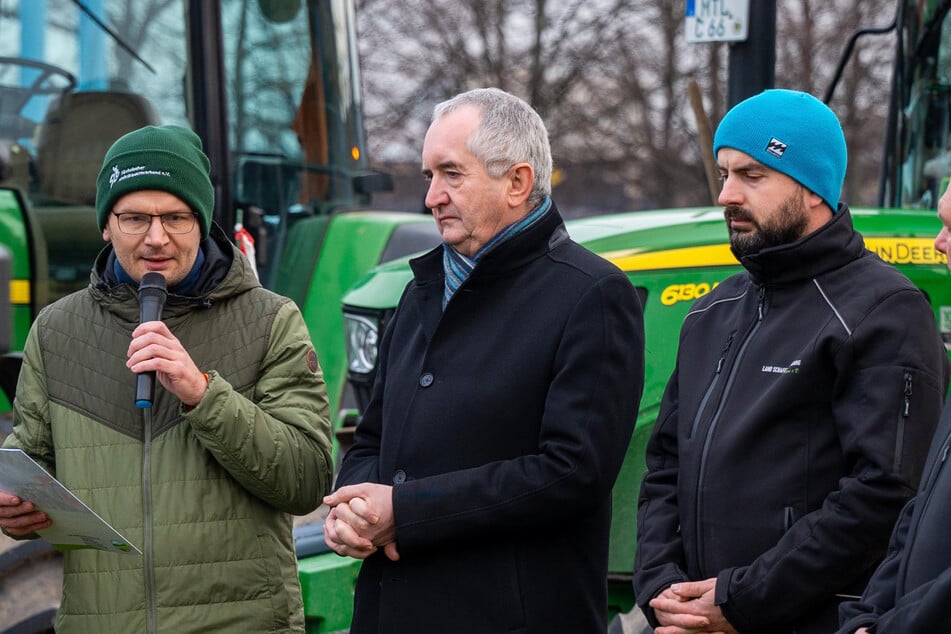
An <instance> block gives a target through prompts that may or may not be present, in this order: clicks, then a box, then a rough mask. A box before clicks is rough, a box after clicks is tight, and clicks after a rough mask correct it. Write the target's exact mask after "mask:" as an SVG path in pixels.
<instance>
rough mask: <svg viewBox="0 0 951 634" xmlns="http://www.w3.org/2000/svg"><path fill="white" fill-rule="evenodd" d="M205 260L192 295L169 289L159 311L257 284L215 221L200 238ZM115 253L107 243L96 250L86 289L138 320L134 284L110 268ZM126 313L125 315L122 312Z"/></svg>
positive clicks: (203, 303)
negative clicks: (118, 276)
mask: <svg viewBox="0 0 951 634" xmlns="http://www.w3.org/2000/svg"><path fill="white" fill-rule="evenodd" d="M200 248H201V249H202V251H203V252H204V254H205V264H204V266H203V267H202V270H201V272H200V274H199V277H198V281H197V282H196V284H195V287H194V291H193V295H188V296H183V295H175V294H172V293H169V295H168V297H167V298H166V300H165V309H164V311H163V314H165V315H171V314H178V313H182V312H187V311H190V310H194V309H195V308H210V307H211V305H212V304H213V303H214V301H216V300H217V299H219V298H224V297H230V296H233V295H237V294H238V293H241V292H244V291H246V290H249V289H251V288H254V287H257V286H260V282H258V280H257V277H256V276H255V275H254V271H253V270H252V268H251V265H250V262H248V260H247V258H246V257H245V256H244V255H243V254H241V252H240V251H238V249H237V247H235V246H234V245H233V244H232V243H231V242H230V240H228V236H227V235H226V234H225V232H224V230H223V229H221V227H219V226H218V225H217V224H215V223H212V226H211V232H210V233H209V236H208V238H206V239H205V240H203V241H202V243H201V247H200ZM114 259H115V253H114V251H113V248H112V245H111V244H108V245H106V246H105V248H103V250H102V251H100V252H99V255H98V256H97V257H96V262H95V264H94V265H93V269H92V272H91V274H90V276H89V281H90V284H89V289H90V291H91V292H92V294H93V297H94V298H96V299H97V301H99V302H101V303H103V304H106V305H108V306H109V307H110V310H112V311H113V312H117V313H123V316H124V317H128V318H129V319H131V320H133V321H137V320H138V315H139V312H138V311H139V305H138V299H137V296H138V288H137V287H136V286H135V285H133V284H129V283H125V282H119V281H118V280H117V279H116V276H115V273H114V272H113V270H112V262H113V260H114ZM125 313H128V315H125Z"/></svg>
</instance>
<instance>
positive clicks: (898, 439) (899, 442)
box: [893, 372, 912, 473]
mask: <svg viewBox="0 0 951 634" xmlns="http://www.w3.org/2000/svg"><path fill="white" fill-rule="evenodd" d="M911 379H912V377H911V372H905V401H904V404H903V405H902V410H901V414H900V415H899V416H898V430H897V431H896V434H895V464H894V465H893V470H894V471H895V472H896V473H897V472H898V471H900V470H901V455H902V451H903V448H904V444H905V425H906V423H907V422H908V413H909V410H910V409H911V393H912V389H911V387H912V386H911Z"/></svg>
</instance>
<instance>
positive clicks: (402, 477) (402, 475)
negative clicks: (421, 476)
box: [393, 469, 406, 484]
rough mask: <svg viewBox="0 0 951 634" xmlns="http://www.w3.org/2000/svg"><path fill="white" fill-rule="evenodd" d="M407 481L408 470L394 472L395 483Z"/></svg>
mask: <svg viewBox="0 0 951 634" xmlns="http://www.w3.org/2000/svg"><path fill="white" fill-rule="evenodd" d="M404 482H406V472H405V471H403V470H402V469H400V470H399V471H397V472H396V473H394V474H393V484H403V483H404Z"/></svg>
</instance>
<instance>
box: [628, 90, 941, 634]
mask: <svg viewBox="0 0 951 634" xmlns="http://www.w3.org/2000/svg"><path fill="white" fill-rule="evenodd" d="M713 151H714V154H715V155H716V158H717V163H718V165H719V169H720V178H721V180H722V183H723V189H722V191H721V193H720V198H719V203H720V204H721V205H723V207H724V217H725V219H726V224H727V228H728V231H729V234H730V243H731V248H732V250H733V253H734V254H735V255H736V257H737V259H738V260H739V261H740V262H741V264H742V265H743V267H744V268H745V269H746V270H745V271H744V272H742V273H739V274H737V275H734V276H732V277H730V278H728V279H727V280H725V281H724V282H723V283H721V284H720V285H719V286H718V287H717V288H716V289H715V290H714V291H713V292H711V293H709V294H708V295H706V296H705V297H703V298H702V299H700V300H698V301H697V303H696V305H695V306H694V307H693V308H692V309H691V311H690V312H689V313H688V315H687V316H686V318H685V320H684V323H683V327H682V330H681V335H680V347H679V350H678V355H677V366H676V368H675V369H674V372H673V375H672V376H671V378H670V382H669V383H668V385H667V389H666V392H665V395H664V399H663V402H662V403H661V407H660V412H659V416H658V419H657V423H656V426H655V428H654V431H653V435H652V437H651V439H650V442H649V444H648V447H647V466H648V472H647V474H646V476H645V477H644V480H643V483H642V487H641V493H640V502H639V514H638V522H637V524H638V526H637V528H638V546H637V556H636V559H635V563H634V590H635V594H636V597H637V601H638V604H639V605H640V607H641V609H642V610H643V611H644V612H645V614H646V616H647V618H648V620H649V621H650V622H651V624H652V625H653V626H654V627H655V628H657V629H656V630H655V631H656V632H657V633H658V634H686V633H694V632H725V633H727V634H729V633H733V632H743V633H744V634H747V633H749V632H771V633H777V632H797V633H798V634H806V633H812V632H831V631H834V630H835V629H836V626H837V624H838V615H837V610H838V604H839V602H840V601H842V600H843V599H845V598H847V597H849V596H855V595H858V594H860V593H861V591H862V589H863V587H864V586H865V583H866V582H867V581H868V579H869V577H870V575H871V574H872V572H873V571H874V569H875V566H876V564H877V562H879V561H880V560H881V559H882V557H883V556H884V554H885V550H886V546H887V544H888V537H889V533H890V530H891V527H892V525H893V524H894V522H895V519H896V518H897V516H898V514H899V511H900V510H901V508H902V506H903V505H904V504H905V502H906V501H907V500H908V499H909V498H910V497H911V496H912V495H913V494H914V492H915V488H916V486H917V484H918V481H919V479H920V476H921V471H922V466H923V463H924V460H925V457H926V453H927V451H928V446H929V442H930V440H931V436H932V434H933V432H934V429H935V424H936V422H937V420H938V416H939V413H940V411H941V405H942V401H943V396H944V393H945V389H946V387H947V375H948V367H947V366H948V359H947V356H946V354H945V350H944V346H943V345H942V342H941V338H940V336H939V334H938V331H937V327H936V324H935V319H934V314H933V312H932V309H931V307H930V306H929V304H928V301H927V300H926V298H925V297H924V296H923V295H922V294H921V292H920V291H919V290H918V289H917V288H916V287H915V286H914V285H913V284H912V283H911V282H909V281H908V280H907V279H906V278H905V277H904V276H902V275H901V273H899V272H898V271H897V270H896V269H895V268H894V267H891V266H889V265H888V264H886V263H884V262H882V260H880V259H879V258H878V257H877V256H876V255H874V254H873V253H871V252H869V251H868V250H867V249H865V246H864V240H863V238H862V236H861V235H860V234H858V233H857V232H856V231H855V230H854V229H853V227H852V219H851V216H850V213H849V210H848V208H847V207H846V205H844V204H841V203H839V196H840V193H841V189H842V183H843V180H844V177H845V171H846V157H847V152H846V145H845V138H844V136H843V134H842V128H841V126H840V124H839V121H838V119H837V118H836V116H835V114H834V113H833V112H832V111H831V110H830V109H829V108H828V107H827V106H825V105H824V104H823V103H822V102H820V101H819V100H817V99H815V98H814V97H812V96H810V95H808V94H805V93H801V92H796V91H790V90H767V91H765V92H763V93H761V94H759V95H756V96H754V97H751V98H750V99H747V100H746V101H743V102H741V103H740V104H738V105H736V106H735V107H734V108H733V109H731V110H730V111H729V112H728V113H727V115H726V116H725V117H724V119H723V121H722V122H721V123H720V126H719V127H718V129H717V133H716V136H715V138H714V143H713Z"/></svg>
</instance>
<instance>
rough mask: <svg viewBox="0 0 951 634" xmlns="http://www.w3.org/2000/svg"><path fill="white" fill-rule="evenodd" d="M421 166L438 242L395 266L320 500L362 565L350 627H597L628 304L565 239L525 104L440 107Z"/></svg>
mask: <svg viewBox="0 0 951 634" xmlns="http://www.w3.org/2000/svg"><path fill="white" fill-rule="evenodd" d="M423 173H424V174H425V176H426V178H427V179H428V180H429V181H430V184H429V191H428V193H427V196H426V206H427V207H428V208H430V209H431V210H432V213H433V217H434V218H435V221H436V223H437V225H438V227H439V230H440V232H441V234H442V238H443V243H444V244H443V245H441V246H440V247H438V248H436V249H434V250H433V251H431V252H429V253H427V254H425V255H423V256H421V257H418V258H416V259H414V260H412V261H411V262H410V264H411V266H412V269H413V273H414V279H413V281H412V282H410V284H409V285H408V287H407V289H406V291H405V293H404V295H403V298H402V300H401V301H400V303H399V306H398V307H397V309H396V312H395V314H394V315H393V317H392V318H391V319H390V322H389V324H388V325H387V328H386V332H385V333H384V335H383V340H382V344H381V346H380V364H379V367H380V372H379V374H378V376H377V379H376V383H375V385H374V387H373V394H372V397H371V400H370V404H369V405H368V407H367V410H366V412H364V415H363V418H362V419H361V421H360V423H359V425H358V426H357V430H356V434H355V438H354V445H353V447H352V448H351V450H350V451H349V452H348V453H347V455H346V457H345V458H344V460H343V465H342V468H341V471H340V475H339V476H338V480H337V486H338V489H337V490H336V491H335V492H334V493H333V494H332V495H330V496H328V497H327V498H325V500H324V501H325V502H326V503H327V504H328V505H330V506H332V507H333V509H332V511H331V513H330V515H329V516H328V519H327V522H326V524H325V536H326V541H327V543H328V544H329V545H330V547H331V548H333V549H334V551H336V552H337V553H339V554H341V555H349V556H352V557H358V558H361V559H365V561H364V563H363V567H362V569H361V571H360V576H359V579H358V581H357V587H356V597H355V601H354V619H353V623H352V626H351V629H350V631H351V632H352V633H353V634H360V633H363V632H433V631H453V632H460V633H465V632H473V633H475V632H580V633H585V632H590V633H592V634H593V633H595V632H597V633H603V632H604V631H605V629H606V611H607V582H606V576H607V555H608V530H609V525H610V520H611V489H612V487H613V485H614V481H615V479H616V477H617V474H618V470H619V469H620V467H621V462H622V461H623V458H624V454H625V451H626V449H627V446H628V442H629V440H630V436H631V432H632V430H633V426H634V420H635V418H636V414H637V408H638V404H639V401H640V394H641V388H642V385H643V373H644V334H643V317H642V312H641V306H640V303H639V301H638V299H637V296H636V294H635V291H634V288H633V287H632V285H631V283H630V281H629V280H628V279H627V277H626V276H625V275H624V274H623V273H622V272H621V271H620V270H618V269H617V268H616V267H615V266H614V265H612V264H610V263H608V262H607V261H605V260H603V259H601V258H599V257H598V256H596V255H594V254H592V253H591V252H589V251H587V250H586V249H584V248H582V247H581V246H579V245H578V244H576V243H575V242H573V241H572V240H571V239H570V238H569V237H568V234H567V232H566V230H565V226H564V224H563V222H562V220H561V217H560V216H559V214H558V211H557V209H556V208H555V205H554V203H553V202H552V200H551V198H550V196H549V194H550V191H551V184H550V176H551V150H550V147H549V144H548V135H547V132H546V130H545V126H544V124H543V123H542V120H541V118H540V117H539V116H538V114H537V113H536V112H535V111H534V110H532V109H531V107H530V106H529V105H528V104H526V103H525V102H524V101H522V100H521V99H518V98H517V97H514V96H512V95H510V94H508V93H506V92H503V91H501V90H497V89H491V88H490V89H480V90H473V91H470V92H466V93H463V94H461V95H458V96H456V97H455V98H453V99H451V100H449V101H447V102H445V103H442V104H440V105H439V106H437V107H436V110H435V116H434V121H433V123H432V125H431V126H430V128H429V131H428V132H427V134H426V138H425V141H424V144H423Z"/></svg>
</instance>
